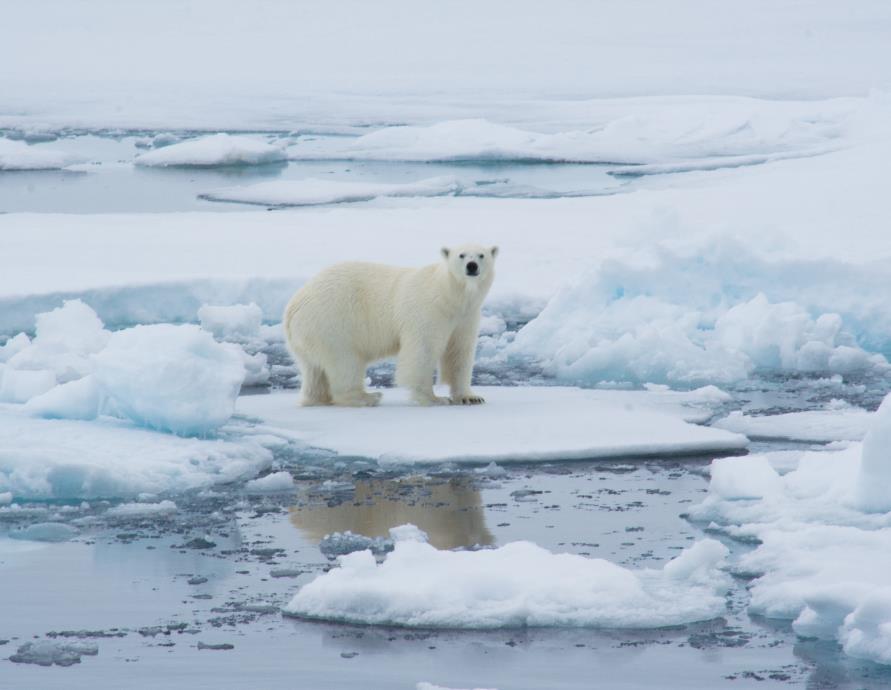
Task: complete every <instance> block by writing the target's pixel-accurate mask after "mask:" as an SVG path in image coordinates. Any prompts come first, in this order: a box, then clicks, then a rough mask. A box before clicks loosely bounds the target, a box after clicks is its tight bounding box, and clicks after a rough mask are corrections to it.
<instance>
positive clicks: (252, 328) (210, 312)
mask: <svg viewBox="0 0 891 690" xmlns="http://www.w3.org/2000/svg"><path fill="white" fill-rule="evenodd" d="M198 321H199V322H200V323H201V328H203V329H204V330H205V331H209V332H210V333H212V334H213V336H214V338H216V339H217V340H227V341H231V342H238V341H243V340H253V339H256V338H258V337H259V336H260V326H261V325H262V324H263V310H262V309H260V307H258V306H257V304H256V303H254V302H251V303H250V304H232V305H220V306H214V305H210V304H204V305H202V306H201V308H200V309H199V310H198Z"/></svg>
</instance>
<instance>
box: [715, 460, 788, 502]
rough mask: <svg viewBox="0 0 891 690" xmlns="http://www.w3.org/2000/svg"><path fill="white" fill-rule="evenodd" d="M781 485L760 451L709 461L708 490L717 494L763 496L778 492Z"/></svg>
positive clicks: (736, 497)
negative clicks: (749, 454)
mask: <svg viewBox="0 0 891 690" xmlns="http://www.w3.org/2000/svg"><path fill="white" fill-rule="evenodd" d="M741 460H742V461H741ZM781 488H782V482H781V480H780V475H779V474H777V471H776V470H775V469H774V468H773V467H772V466H771V464H770V462H769V461H768V459H767V458H766V457H764V456H763V455H756V456H753V457H752V458H743V459H741V458H717V459H715V460H713V461H712V466H711V484H710V485H709V490H710V491H712V492H713V493H714V494H716V495H718V496H720V497H721V498H724V499H728V500H738V499H751V498H764V497H766V496H770V495H773V494H776V493H778V492H779V491H780V490H781Z"/></svg>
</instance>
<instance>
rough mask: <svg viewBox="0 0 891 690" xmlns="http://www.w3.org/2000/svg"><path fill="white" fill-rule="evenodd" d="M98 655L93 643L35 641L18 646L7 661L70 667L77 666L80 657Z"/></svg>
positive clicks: (97, 649) (96, 647)
mask: <svg viewBox="0 0 891 690" xmlns="http://www.w3.org/2000/svg"><path fill="white" fill-rule="evenodd" d="M98 653H99V647H98V646H97V645H96V643H95V642H58V641H56V640H37V641H35V642H26V643H25V644H23V645H22V646H20V647H19V648H18V649H17V650H16V653H15V654H12V655H11V656H10V657H9V660H10V661H12V662H15V663H17V664H37V665H39V666H52V665H53V664H55V665H56V666H71V665H73V664H79V663H80V658H81V657H82V656H96V655H97V654H98Z"/></svg>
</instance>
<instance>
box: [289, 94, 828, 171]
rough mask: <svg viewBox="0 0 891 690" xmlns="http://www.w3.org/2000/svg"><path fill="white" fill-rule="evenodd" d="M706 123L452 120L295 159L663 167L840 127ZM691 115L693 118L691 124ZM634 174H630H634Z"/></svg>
mask: <svg viewBox="0 0 891 690" xmlns="http://www.w3.org/2000/svg"><path fill="white" fill-rule="evenodd" d="M708 112H709V118H708V120H707V121H705V120H698V119H696V118H699V117H702V115H703V111H702V110H700V111H699V112H698V113H696V112H695V111H691V110H686V109H684V108H677V109H673V110H671V111H669V110H665V111H663V112H661V113H659V115H658V116H656V117H653V116H652V115H650V116H649V117H647V116H646V115H643V114H641V113H638V114H634V115H626V116H625V117H618V118H616V119H615V120H612V121H608V122H606V123H603V124H601V125H600V126H598V127H595V128H592V129H588V130H577V131H566V132H558V133H554V134H548V133H539V132H531V131H526V130H522V129H518V128H516V127H510V126H507V125H502V124H497V123H494V122H489V121H487V120H481V119H467V120H450V121H445V122H439V123H436V124H434V125H430V126H400V127H388V128H385V129H381V130H378V131H376V132H372V133H370V134H366V135H364V136H361V137H358V138H356V139H350V138H346V137H339V138H331V139H311V140H309V141H298V142H297V144H295V145H294V146H292V147H290V148H289V149H288V157H289V158H291V159H292V160H318V159H322V160H328V159H346V160H384V161H486V160H495V161H538V162H561V163H625V164H629V163H642V164H647V163H659V162H663V161H672V160H678V161H682V160H684V159H689V158H692V157H702V158H706V159H711V161H710V164H711V165H714V163H715V161H714V158H715V157H717V156H724V157H732V156H741V155H744V154H762V155H763V154H765V153H770V152H772V151H785V152H788V151H789V150H790V149H795V148H798V149H800V150H801V152H802V153H805V152H807V151H809V149H811V148H814V147H820V148H821V149H823V148H825V147H826V145H827V143H829V142H832V141H833V140H834V139H837V137H838V135H839V124H838V122H836V121H832V120H814V119H812V118H808V117H802V116H801V115H800V114H792V113H789V112H780V109H779V108H775V109H770V108H755V107H752V108H751V109H748V110H747V109H745V108H740V109H738V110H736V111H733V110H723V111H722V110H721V109H713V110H709V111H708ZM691 116H692V117H691ZM631 170H633V168H631Z"/></svg>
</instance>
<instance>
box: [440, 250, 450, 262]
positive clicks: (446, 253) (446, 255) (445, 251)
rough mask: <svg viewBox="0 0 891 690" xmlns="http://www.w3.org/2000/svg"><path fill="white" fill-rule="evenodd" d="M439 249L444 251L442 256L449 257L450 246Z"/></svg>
mask: <svg viewBox="0 0 891 690" xmlns="http://www.w3.org/2000/svg"><path fill="white" fill-rule="evenodd" d="M439 251H441V252H442V258H443V259H448V258H449V248H448V247H443V248H442V249H440V250H439Z"/></svg>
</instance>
